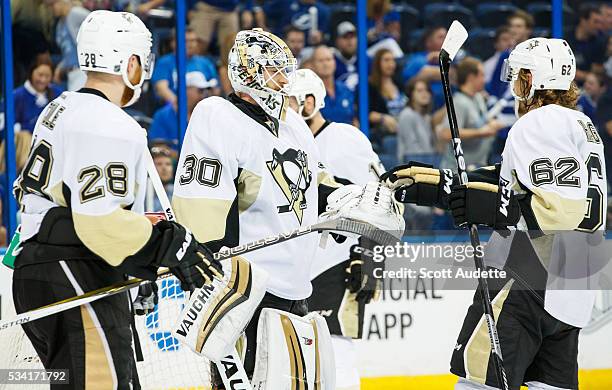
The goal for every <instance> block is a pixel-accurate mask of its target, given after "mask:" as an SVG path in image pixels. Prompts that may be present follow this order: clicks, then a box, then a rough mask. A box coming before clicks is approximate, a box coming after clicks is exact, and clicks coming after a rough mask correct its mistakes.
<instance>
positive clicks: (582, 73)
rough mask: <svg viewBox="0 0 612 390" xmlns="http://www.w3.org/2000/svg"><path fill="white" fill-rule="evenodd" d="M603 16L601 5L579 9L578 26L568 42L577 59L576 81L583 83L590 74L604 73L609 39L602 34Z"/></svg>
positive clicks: (583, 6) (591, 5) (584, 5)
mask: <svg viewBox="0 0 612 390" xmlns="http://www.w3.org/2000/svg"><path fill="white" fill-rule="evenodd" d="M602 28H603V15H602V13H601V8H600V5H598V4H591V3H587V4H583V5H582V6H580V9H579V19H578V25H577V26H576V29H575V30H574V33H573V34H571V35H570V36H569V37H568V38H567V41H568V43H569V44H570V46H571V47H572V49H573V51H574V55H575V57H576V81H578V82H582V81H584V79H585V78H586V75H587V73H588V72H591V71H594V72H601V71H603V63H604V62H605V60H606V57H605V54H606V44H607V39H606V37H605V35H604V34H603V33H602V32H601V29H602Z"/></svg>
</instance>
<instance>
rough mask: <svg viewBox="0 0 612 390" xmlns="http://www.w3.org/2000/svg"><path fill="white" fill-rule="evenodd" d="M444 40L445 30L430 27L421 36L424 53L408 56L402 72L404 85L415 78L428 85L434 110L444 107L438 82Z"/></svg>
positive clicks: (419, 52) (442, 94)
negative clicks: (439, 57)
mask: <svg viewBox="0 0 612 390" xmlns="http://www.w3.org/2000/svg"><path fill="white" fill-rule="evenodd" d="M444 38H446V28H444V27H432V28H429V29H427V30H426V31H425V33H424V34H423V45H424V49H425V50H424V51H418V52H414V53H412V54H410V55H409V56H408V58H407V60H406V64H405V65H404V70H403V71H402V80H403V82H404V83H406V82H408V81H409V80H410V79H411V78H413V77H417V78H419V79H423V80H425V81H427V82H428V83H429V86H430V87H431V91H432V93H433V103H434V110H435V109H438V108H440V107H442V106H443V105H444V92H443V90H442V82H441V81H440V69H439V65H438V55H439V53H440V49H441V48H442V43H443V42H444Z"/></svg>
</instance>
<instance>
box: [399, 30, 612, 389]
mask: <svg viewBox="0 0 612 390" xmlns="http://www.w3.org/2000/svg"><path fill="white" fill-rule="evenodd" d="M505 65H506V66H505V70H504V72H502V77H503V78H504V81H507V82H510V83H511V88H512V93H513V95H514V98H515V107H516V112H517V115H518V116H519V119H518V120H517V122H516V123H515V124H514V125H513V126H512V128H511V130H510V133H509V135H508V140H507V142H506V145H505V148H504V151H503V154H502V158H503V160H502V163H501V166H499V167H497V168H496V169H492V170H481V171H480V172H479V174H480V176H479V178H480V180H478V178H476V177H475V175H474V177H473V179H476V180H470V183H469V184H468V186H467V187H466V186H455V187H453V190H452V193H451V194H450V196H448V197H447V199H446V201H447V203H448V204H449V207H450V209H451V210H452V214H453V218H454V220H455V223H456V224H457V225H466V224H468V225H469V224H472V223H476V224H484V225H488V226H491V227H493V228H495V229H496V230H497V229H498V230H501V231H504V230H505V232H503V234H499V233H494V234H493V236H492V238H491V240H490V241H489V243H488V245H487V248H486V252H485V261H487V263H488V265H489V266H496V267H498V268H499V267H504V268H505V269H506V270H508V271H509V275H510V276H509V277H508V278H507V279H503V280H495V279H489V287H490V290H491V291H490V293H491V297H492V300H493V307H494V312H495V313H496V320H497V331H498V333H499V338H500V343H501V350H502V356H503V363H504V368H505V370H506V374H507V379H508V385H509V387H510V388H511V389H513V390H514V389H517V390H518V389H519V388H520V386H521V385H523V384H525V385H527V386H528V387H529V389H578V335H579V332H580V329H581V328H582V327H584V326H585V325H587V323H588V322H589V320H590V317H591V311H592V308H593V303H594V291H589V290H588V289H587V288H583V289H572V290H564V289H560V288H557V287H554V286H552V285H551V284H550V281H551V276H558V275H560V274H556V275H553V272H552V271H551V269H552V266H551V264H552V263H551V262H554V261H560V260H562V261H563V262H565V263H566V264H572V263H573V265H572V267H578V268H580V266H581V265H582V264H584V266H585V267H586V266H588V263H589V261H592V259H590V258H589V255H588V253H587V252H586V251H582V252H578V255H574V256H570V257H567V258H564V259H557V258H556V257H557V256H558V255H557V254H558V253H561V252H559V251H558V249H559V248H560V247H562V246H563V245H565V251H566V252H567V253H571V252H570V251H569V250H568V249H567V248H569V247H568V246H567V244H564V240H566V239H567V238H566V237H568V233H567V232H570V231H576V232H575V233H569V234H578V235H580V234H583V233H581V232H584V237H586V241H593V242H597V241H599V240H600V239H601V238H602V232H603V229H604V225H605V210H606V203H607V202H606V200H607V188H606V184H605V183H606V172H605V164H604V163H603V162H604V151H603V145H602V142H601V139H600V138H599V135H598V133H597V130H596V129H595V127H594V126H593V123H592V122H591V120H590V119H589V118H588V117H587V116H585V115H584V114H582V113H580V112H579V111H577V110H576V109H575V107H576V101H577V98H578V88H577V87H576V85H575V83H574V81H573V80H574V75H575V72H576V63H575V58H574V54H573V53H572V50H571V48H570V46H569V44H568V43H567V42H566V41H564V40H561V39H546V38H533V39H529V40H527V41H525V42H522V43H521V44H519V45H517V47H516V48H515V49H514V50H513V51H512V52H511V54H510V56H509V58H508V59H507V60H506V64H505ZM431 171H432V172H433V171H434V170H431ZM393 176H394V179H396V180H395V183H396V184H399V185H401V183H402V182H403V183H404V184H408V185H407V186H403V187H400V188H399V190H398V193H397V194H396V196H398V197H400V198H401V197H402V196H404V195H407V194H408V192H410V193H412V194H414V193H415V191H414V190H410V191H409V190H408V189H409V188H410V187H415V188H416V187H421V188H425V187H427V184H423V183H424V182H423V180H422V178H421V180H415V178H414V177H410V176H411V173H410V172H408V173H407V174H403V172H402V171H401V170H395V172H394V174H393ZM432 176H436V173H435V172H434V173H433V174H432ZM487 178H488V180H486V179H487ZM483 179H484V180H483ZM417 181H419V182H420V183H421V184H419V183H416V182H417ZM485 181H488V183H486V182H485ZM429 187H433V186H431V185H429ZM430 190H431V188H430ZM426 192H427V191H421V193H422V194H425V193H426ZM417 197H418V196H417ZM442 197H444V195H442ZM412 198H413V199H414V196H413V197H412ZM508 226H516V227H517V229H518V231H516V232H513V233H510V232H509V231H508V230H507V227H508ZM525 230H528V231H529V234H525V233H523V231H525ZM569 237H571V236H569ZM585 247H586V246H585ZM547 267H548V268H547ZM582 276H588V275H582ZM480 299H481V298H480V294H479V293H478V292H477V293H476V295H475V297H474V303H473V304H472V306H470V308H469V309H468V313H467V315H466V318H465V321H464V323H463V328H462V329H461V332H460V334H459V337H458V339H457V345H456V347H455V349H454V350H453V356H452V359H451V372H453V373H454V374H456V375H458V376H460V377H461V378H460V380H459V382H458V383H457V385H456V387H455V388H456V389H461V390H463V389H494V388H501V385H500V382H499V381H498V378H497V377H496V374H495V372H496V370H495V369H494V367H493V358H492V357H491V353H490V352H491V351H490V343H489V339H488V338H489V335H488V332H487V329H486V324H485V323H484V320H483V308H482V303H481V301H480Z"/></svg>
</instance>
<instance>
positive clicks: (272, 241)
mask: <svg viewBox="0 0 612 390" xmlns="http://www.w3.org/2000/svg"><path fill="white" fill-rule="evenodd" d="M158 179H159V178H158ZM153 182H154V183H155V180H153ZM154 185H155V184H154ZM158 185H160V186H161V181H159V183H158ZM162 188H163V186H162ZM164 213H166V215H168V216H169V217H171V218H174V214H172V209H169V210H164ZM314 232H338V233H347V234H352V235H358V236H365V237H367V238H369V239H370V240H372V241H374V242H376V243H378V244H380V245H393V244H394V243H395V242H397V240H398V239H397V238H396V237H395V236H393V235H392V234H390V233H388V232H386V231H383V230H380V229H378V228H377V227H375V226H373V225H371V224H369V223H367V222H361V221H356V220H352V219H347V218H337V219H331V220H328V221H323V222H319V223H316V224H314V225H310V226H305V227H302V228H298V229H295V230H293V231H290V232H285V233H279V234H275V235H273V236H270V237H266V238H262V239H259V240H257V241H253V242H250V243H247V244H242V245H238V246H236V247H234V248H231V249H229V250H223V251H219V252H217V253H215V254H214V256H215V259H217V260H223V259H229V258H231V257H234V256H239V255H243V254H246V253H249V252H252V251H255V250H257V249H261V248H266V247H269V246H272V245H276V244H279V243H281V242H285V241H288V240H291V239H294V238H296V237H300V236H303V235H305V234H310V233H314ZM169 276H171V273H170V271H169V270H167V269H161V270H160V272H159V273H158V278H166V277H169ZM144 282H146V281H145V280H142V279H139V278H133V279H129V280H125V281H122V282H119V283H116V284H114V285H112V286H108V287H103V288H100V289H97V290H93V291H90V292H87V293H85V294H83V295H78V296H74V297H71V298H68V299H65V300H63V301H59V302H55V303H52V304H50V305H47V306H43V307H40V308H38V309H34V310H31V311H28V312H25V313H22V314H19V315H17V316H15V317H13V318H11V319H7V320H2V321H0V331H2V330H5V329H8V328H11V327H13V326H18V325H21V324H24V323H27V322H31V321H34V320H37V319H40V318H43V317H46V316H49V315H52V314H57V313H60V312H63V311H65V310H69V309H72V308H75V307H78V306H80V305H83V304H86V303H90V302H93V301H96V300H98V299H101V298H104V297H108V296H111V295H115V294H119V293H121V292H124V291H127V290H129V289H131V288H134V287H137V286H138V285H140V284H141V283H144Z"/></svg>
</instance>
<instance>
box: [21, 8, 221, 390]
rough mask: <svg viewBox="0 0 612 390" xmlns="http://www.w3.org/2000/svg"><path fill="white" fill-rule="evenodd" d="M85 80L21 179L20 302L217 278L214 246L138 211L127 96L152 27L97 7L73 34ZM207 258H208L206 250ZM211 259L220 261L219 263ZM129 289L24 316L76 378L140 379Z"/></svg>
mask: <svg viewBox="0 0 612 390" xmlns="http://www.w3.org/2000/svg"><path fill="white" fill-rule="evenodd" d="M77 49H78V56H79V64H80V67H81V70H83V71H87V73H88V75H87V82H86V84H85V87H84V88H83V89H81V90H79V91H76V92H65V93H63V94H62V95H61V96H60V97H58V98H57V99H55V100H53V101H52V102H51V103H49V105H47V107H46V108H45V109H44V111H43V113H42V114H41V115H40V117H39V118H38V120H37V123H36V126H35V128H34V134H33V145H32V151H31V153H30V156H29V160H28V162H27V164H26V166H25V168H24V170H23V172H22V173H21V175H20V176H19V178H18V179H17V181H16V182H15V194H16V196H17V198H18V200H19V203H20V206H21V212H22V224H21V244H22V247H21V251H20V252H19V253H18V255H17V257H16V259H15V264H14V266H15V271H14V273H13V297H14V301H15V308H16V310H17V312H24V311H28V310H31V309H35V308H39V307H42V306H45V305H48V304H51V303H55V302H58V301H61V300H64V299H67V298H71V297H74V296H76V295H81V294H83V293H84V292H89V291H92V290H96V289H99V288H102V287H107V286H109V285H112V284H115V283H117V282H121V281H123V280H125V275H126V274H129V275H134V276H137V277H140V278H144V279H149V280H155V279H156V277H157V269H158V267H160V266H165V267H170V269H171V271H172V272H173V273H174V274H175V275H176V276H177V277H178V278H179V279H180V281H181V285H182V286H183V288H184V289H193V288H194V287H201V286H202V285H203V284H204V283H205V281H206V280H207V279H208V280H210V278H212V274H213V271H212V269H211V268H209V265H210V264H212V263H214V261H213V260H207V259H206V257H208V259H212V257H211V254H210V251H208V250H207V249H206V248H205V247H204V246H203V245H200V244H198V242H197V241H196V240H194V239H193V238H192V235H191V234H190V233H189V232H188V231H187V230H186V229H185V228H183V227H182V226H180V225H178V224H177V223H174V222H168V221H162V222H160V223H158V224H156V225H155V226H153V225H152V224H151V222H150V221H149V220H148V219H147V218H146V217H145V216H144V215H143V211H144V189H145V188H146V176H147V172H146V168H145V159H144V158H143V152H146V145H147V137H146V133H145V130H144V129H142V128H141V127H140V126H139V125H138V124H137V123H136V121H135V120H134V119H132V118H131V117H130V116H129V115H128V114H126V113H125V112H124V111H123V110H122V109H121V107H125V106H128V105H130V104H132V103H134V102H135V101H136V100H137V99H138V97H139V95H140V88H141V86H142V83H143V82H144V80H145V79H148V78H149V77H150V74H151V71H152V67H153V57H152V55H151V52H150V49H151V33H150V32H149V31H148V29H147V28H146V27H145V25H144V24H143V23H142V21H141V20H140V19H138V17H136V16H135V15H132V14H130V13H125V12H116V13H115V12H110V11H95V12H92V13H91V14H89V16H88V17H87V18H86V19H85V21H84V22H83V23H82V25H81V27H80V30H79V34H78V37H77ZM203 258H204V259H203ZM215 266H217V267H218V266H219V265H218V264H216V263H215ZM128 297H129V295H128V293H122V294H117V295H114V296H112V297H107V298H104V299H101V300H98V301H96V302H93V303H90V304H85V305H82V306H81V307H79V308H74V309H71V310H67V311H64V312H62V313H60V314H55V315H50V316H48V317H45V318H42V319H39V320H36V321H34V322H30V323H26V324H24V325H23V329H24V331H25V333H26V334H27V336H28V338H29V339H30V341H31V342H32V344H33V345H34V348H35V349H36V351H37V353H38V355H39V357H40V359H41V362H42V363H43V365H44V366H45V368H46V369H67V370H68V371H69V372H68V376H69V385H67V386H64V385H51V388H54V387H55V386H59V387H60V388H62V389H63V388H71V389H88V390H91V389H104V390H106V389H129V388H133V389H138V388H140V385H139V381H138V375H137V372H136V366H135V362H134V352H133V350H132V337H133V336H132V331H131V327H130V324H131V313H130V309H129V301H128Z"/></svg>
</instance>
